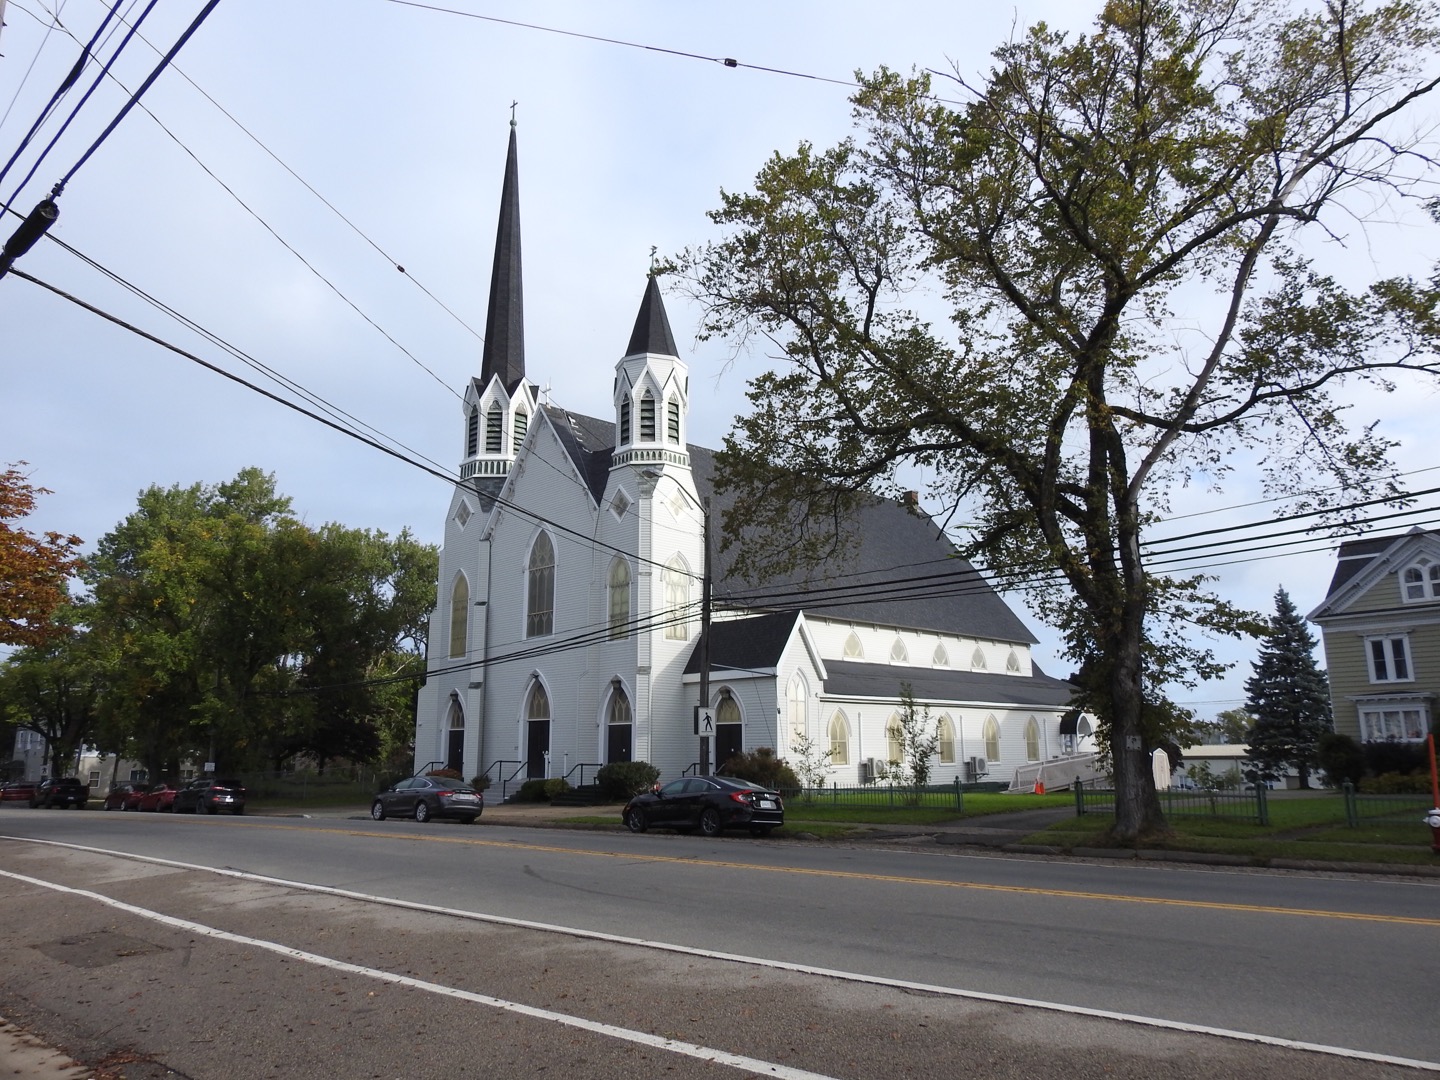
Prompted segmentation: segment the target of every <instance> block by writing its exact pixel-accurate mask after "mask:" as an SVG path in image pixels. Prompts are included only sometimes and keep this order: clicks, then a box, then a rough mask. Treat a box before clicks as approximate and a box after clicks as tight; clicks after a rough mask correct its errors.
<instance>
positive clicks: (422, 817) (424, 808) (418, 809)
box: [415, 799, 430, 821]
mask: <svg viewBox="0 0 1440 1080" xmlns="http://www.w3.org/2000/svg"><path fill="white" fill-rule="evenodd" d="M415 820H416V821H429V820H430V804H429V803H427V802H426V801H425V800H424V799H421V800H420V801H419V802H417V803H416V804H415Z"/></svg>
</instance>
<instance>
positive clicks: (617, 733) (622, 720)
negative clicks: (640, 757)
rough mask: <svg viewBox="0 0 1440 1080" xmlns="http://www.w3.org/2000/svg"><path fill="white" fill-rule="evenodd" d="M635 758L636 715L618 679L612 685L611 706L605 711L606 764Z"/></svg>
mask: <svg viewBox="0 0 1440 1080" xmlns="http://www.w3.org/2000/svg"><path fill="white" fill-rule="evenodd" d="M634 756H635V715H634V713H633V712H631V710H630V699H629V698H627V697H626V696H625V690H624V688H623V687H621V686H620V685H619V680H618V679H617V680H615V682H614V683H612V684H611V691H610V705H609V707H608V708H607V709H606V710H605V763H606V764H607V765H608V764H610V763H612V762H616V761H630V760H632V759H633V758H634Z"/></svg>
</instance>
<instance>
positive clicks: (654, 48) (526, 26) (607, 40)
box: [390, 0, 860, 89]
mask: <svg viewBox="0 0 1440 1080" xmlns="http://www.w3.org/2000/svg"><path fill="white" fill-rule="evenodd" d="M390 3H392V4H398V5H400V6H401V7H412V8H419V9H421V10H423V11H434V12H438V13H440V14H442V15H458V16H460V17H461V18H466V19H475V20H478V21H480V22H488V23H496V24H498V25H501V26H514V27H517V28H519V29H522V30H538V31H540V32H541V33H545V34H558V35H559V36H561V37H571V38H579V39H580V40H582V41H596V42H600V43H601V44H603V45H620V46H622V47H624V48H627V49H640V50H642V51H644V52H654V53H664V54H666V55H667V56H678V57H682V58H684V59H686V60H704V61H706V62H707V63H712V64H719V65H720V66H721V67H727V68H748V69H749V70H751V71H764V72H768V73H769V74H772V75H786V76H789V77H790V78H794V79H809V80H811V81H813V82H823V83H831V84H833V85H835V86H844V87H849V88H852V89H854V88H858V87H859V85H860V84H859V83H857V82H855V81H854V80H853V79H831V78H827V77H826V76H824V75H811V74H808V73H807V72H803V71H790V70H787V69H785V68H774V67H764V66H762V65H760V64H746V63H741V62H740V61H739V60H736V59H734V58H733V57H729V56H708V55H706V54H704V53H696V52H686V51H685V50H683V49H671V48H666V47H665V46H663V45H646V44H643V43H641V42H638V41H625V40H623V39H621V38H612V37H602V36H601V35H599V34H585V33H581V32H580V31H578V30H563V29H561V28H559V27H555V26H541V25H539V24H538V23H527V22H519V21H518V20H515V19H502V18H499V17H498V16H495V15H477V14H476V13H475V12H472V11H460V10H458V9H456V8H448V7H441V6H439V5H438V4H421V3H418V2H417V0H390Z"/></svg>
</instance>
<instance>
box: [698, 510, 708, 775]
mask: <svg viewBox="0 0 1440 1080" xmlns="http://www.w3.org/2000/svg"><path fill="white" fill-rule="evenodd" d="M700 542H701V543H702V544H703V545H704V551H705V559H704V562H703V563H702V566H703V570H702V571H701V578H700V713H701V715H704V714H705V713H707V712H708V710H709V708H710V496H709V495H706V496H705V499H704V501H703V504H702V506H701V514H700ZM700 775H701V776H709V775H710V733H709V731H708V730H707V729H706V728H704V727H702V728H701V729H700Z"/></svg>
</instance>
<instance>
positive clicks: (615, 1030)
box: [0, 845, 835, 1080]
mask: <svg viewBox="0 0 1440 1080" xmlns="http://www.w3.org/2000/svg"><path fill="white" fill-rule="evenodd" d="M61 846H69V845H61ZM0 876H3V877H7V878H11V879H13V880H15V881H23V882H25V883H27V884H29V885H35V886H38V887H40V888H44V889H52V890H54V891H56V892H61V893H68V894H70V895H71V896H80V897H84V898H85V899H87V900H94V901H96V902H98V903H100V904H104V905H107V906H108V907H112V908H115V909H116V910H118V911H123V912H126V913H127V914H130V915H136V916H139V917H141V918H144V919H150V920H152V921H153V922H158V923H162V924H163V925H165V926H169V927H172V928H174V929H177V930H184V931H186V932H187V933H192V934H202V935H204V936H206V937H212V938H217V939H219V940H220V941H228V942H231V943H233V944H237V945H248V946H250V947H252V948H256V949H263V950H265V951H267V952H272V953H276V954H278V955H280V956H283V957H286V958H287V959H291V960H301V961H304V962H305V963H307V964H314V965H315V966H317V967H323V968H330V969H332V970H334V971H340V972H345V973H346V974H350V975H360V976H364V977H366V978H370V979H376V980H378V981H380V982H387V983H393V984H394V985H396V986H404V987H409V988H411V989H414V990H423V991H425V992H427V993H431V994H439V995H441V996H444V997H451V998H458V999H459V1000H461V1001H469V1002H473V1003H474V1004H477V1005H486V1006H489V1007H490V1008H492V1009H500V1010H503V1011H505V1012H510V1013H518V1014H520V1015H521V1016H528V1017H531V1018H533V1019H536V1020H550V1021H554V1022H555V1023H559V1024H565V1025H566V1026H568V1027H572V1028H578V1029H580V1030H581V1031H587V1032H590V1033H591V1034H594V1035H602V1036H606V1037H608V1038H612V1039H620V1040H623V1041H625V1042H631V1043H639V1044H640V1045H642V1046H648V1047H650V1048H652V1049H655V1050H665V1051H668V1052H670V1053H673V1054H683V1055H684V1056H686V1057H692V1058H699V1059H700V1060H701V1061H707V1062H710V1063H712V1064H715V1065H727V1066H729V1067H730V1068H732V1069H743V1070H745V1071H746V1072H749V1073H759V1074H761V1075H763V1076H774V1077H779V1078H781V1080H835V1078H833V1077H829V1076H826V1075H825V1074H823V1073H814V1072H808V1071H806V1070H804V1069H795V1068H791V1067H789V1066H786V1065H779V1064H776V1063H775V1062H771V1061H762V1060H760V1059H758V1058H752V1057H744V1056H742V1055H740V1054H732V1053H729V1052H728V1051H725V1050H716V1049H714V1048H711V1047H706V1046H699V1045H697V1044H695V1043H690V1042H684V1041H682V1040H679V1039H669V1038H666V1037H664V1036H663V1035H651V1034H648V1033H647V1032H644V1031H635V1030H633V1029H631V1028H622V1027H616V1026H615V1025H613V1024H604V1023H600V1022H599V1021H596V1020H586V1019H584V1018H582V1017H578V1016H571V1015H569V1014H567V1013H559V1012H553V1011H551V1010H549V1009H540V1008H536V1007H535V1006H533V1005H522V1004H521V1003H520V1002H518V1001H506V1000H505V999H504V998H497V997H490V996H489V995H487V994H476V993H473V992H472V991H469V990H461V989H460V988H458V987H454V986H442V985H441V984H439V983H433V982H427V981H425V980H424V979H414V978H411V977H410V976H408V975H397V974H395V973H394V972H391V971H382V970H380V969H378V968H369V967H362V966H360V965H359V964H351V963H347V962H346V961H344V960H336V959H334V958H332V957H328V956H321V955H319V954H318V953H312V952H305V951H304V950H302V949H295V948H291V947H290V946H289V945H281V944H280V943H279V942H275V941H266V940H264V939H263V938H253V937H247V936H245V935H243V934H232V933H231V932H230V931H228V930H220V929H217V928H216V927H213V926H206V925H204V924H203V923H197V922H191V921H190V920H189V919H180V918H176V917H175V916H173V915H164V914H162V913H160V912H158V911H151V910H150V909H148V908H142V907H136V906H135V905H134V904H127V903H125V902H124V901H123V900H115V899H113V898H112V897H109V896H104V895H102V894H101V893H96V892H91V891H90V890H88V889H76V888H72V887H71V886H69V885H61V884H59V883H57V882H53V881H43V880H41V879H40V878H34V877H29V876H27V875H25V874H17V873H14V872H12V871H10V870H0ZM241 876H247V875H241ZM262 880H271V879H262Z"/></svg>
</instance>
